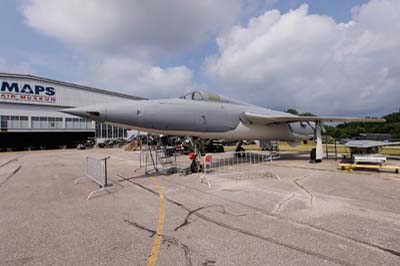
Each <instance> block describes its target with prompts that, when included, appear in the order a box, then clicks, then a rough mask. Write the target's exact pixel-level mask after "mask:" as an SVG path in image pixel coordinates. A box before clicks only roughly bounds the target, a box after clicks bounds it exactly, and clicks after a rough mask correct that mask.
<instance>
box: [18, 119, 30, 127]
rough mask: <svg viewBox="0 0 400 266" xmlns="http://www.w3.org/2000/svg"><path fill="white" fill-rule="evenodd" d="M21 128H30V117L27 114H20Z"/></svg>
mask: <svg viewBox="0 0 400 266" xmlns="http://www.w3.org/2000/svg"><path fill="white" fill-rule="evenodd" d="M19 121H20V123H21V124H20V125H21V128H29V119H28V117H27V116H20V117H19Z"/></svg>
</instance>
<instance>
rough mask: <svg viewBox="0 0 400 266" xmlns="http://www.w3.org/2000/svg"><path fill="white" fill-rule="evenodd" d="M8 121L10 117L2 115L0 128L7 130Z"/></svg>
mask: <svg viewBox="0 0 400 266" xmlns="http://www.w3.org/2000/svg"><path fill="white" fill-rule="evenodd" d="M8 120H10V117H9V116H7V115H2V116H1V117H0V127H1V129H7V128H8Z"/></svg>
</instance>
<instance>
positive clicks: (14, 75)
mask: <svg viewBox="0 0 400 266" xmlns="http://www.w3.org/2000/svg"><path fill="white" fill-rule="evenodd" d="M0 77H7V78H24V79H31V80H36V81H42V82H49V83H53V84H58V85H63V86H67V87H71V88H77V89H80V90H87V91H93V92H98V93H103V94H107V95H112V96H117V97H123V98H126V99H131V100H147V98H143V97H137V96H133V95H129V94H124V93H119V92H113V91H108V90H102V89H97V88H93V87H89V86H83V85H77V84H74V83H69V82H64V81H58V80H54V79H48V78H42V77H38V76H33V75H29V74H14V73H2V72H0Z"/></svg>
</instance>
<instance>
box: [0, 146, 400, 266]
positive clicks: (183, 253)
mask: <svg viewBox="0 0 400 266" xmlns="http://www.w3.org/2000/svg"><path fill="white" fill-rule="evenodd" d="M88 155H96V156H102V155H109V156H111V159H110V161H109V164H108V169H109V176H110V177H111V179H112V182H113V183H114V185H113V187H112V188H111V189H110V190H109V193H107V192H102V193H97V194H96V195H95V196H93V197H92V198H91V199H90V200H87V199H86V198H87V196H88V194H89V193H90V192H91V191H93V190H96V189H97V188H98V187H97V186H96V184H95V183H93V182H91V181H90V180H83V181H81V182H80V183H79V184H74V181H75V180H76V179H77V178H79V177H81V176H83V175H84V172H85V160H84V159H85V157H86V156H88ZM178 160H179V162H180V163H181V164H188V163H189V161H188V159H187V158H186V157H179V158H178ZM336 163H337V162H335V161H333V160H326V161H324V162H323V163H322V164H318V165H310V164H309V163H308V161H307V159H306V158H304V157H302V156H298V155H296V154H285V155H284V156H282V159H280V160H278V161H276V162H273V164H272V165H273V166H272V167H273V171H274V172H275V173H277V174H279V176H280V178H281V180H280V181H279V180H277V179H276V178H271V177H264V178H262V177H260V178H241V179H238V178H221V177H211V178H210V179H209V180H210V182H211V184H212V186H211V188H210V189H209V188H208V186H207V185H206V184H204V183H201V182H200V180H201V175H200V174H192V175H189V176H179V175H178V174H175V175H169V176H157V175H153V176H152V177H156V178H157V180H158V183H159V184H160V185H161V187H162V190H163V198H164V200H165V224H164V225H163V227H164V228H163V231H162V234H161V233H160V235H159V236H161V238H162V241H161V246H160V251H159V255H158V261H157V265H174V266H175V265H183V266H192V265H206V266H216V265H400V176H399V175H396V174H393V173H375V172H354V173H348V172H341V171H340V170H337V166H336ZM391 163H394V164H396V163H400V162H396V161H392V162H391ZM138 166H139V162H138V153H134V152H124V151H123V150H121V149H96V150H85V151H78V150H63V151H34V152H19V153H1V154H0V213H1V215H0V265H147V263H148V261H149V257H150V255H151V250H152V246H153V241H154V238H155V237H156V236H157V226H158V225H157V221H158V217H159V206H160V201H159V198H160V195H159V192H158V190H157V188H156V186H155V184H154V182H152V180H151V178H150V176H146V175H144V173H143V171H142V170H141V169H138ZM255 167H256V166H255ZM159 236H158V237H159Z"/></svg>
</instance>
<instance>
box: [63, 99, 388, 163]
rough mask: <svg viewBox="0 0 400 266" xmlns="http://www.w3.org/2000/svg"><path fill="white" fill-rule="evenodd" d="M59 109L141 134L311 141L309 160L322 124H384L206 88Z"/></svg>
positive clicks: (319, 148)
mask: <svg viewBox="0 0 400 266" xmlns="http://www.w3.org/2000/svg"><path fill="white" fill-rule="evenodd" d="M62 112H65V113H68V114H72V115H76V116H80V117H84V118H89V119H92V120H95V121H99V122H104V123H107V124H110V125H115V126H118V127H124V128H129V129H137V130H141V131H144V132H149V133H155V134H163V135H171V136H190V137H198V138H206V139H224V140H237V141H241V140H262V141H267V140H280V141H288V142H289V143H290V144H297V143H301V142H302V141H305V140H310V139H315V140H316V142H317V147H316V150H314V151H313V152H314V156H312V157H313V158H312V159H315V160H317V161H320V160H322V157H323V150H322V140H321V131H322V128H323V123H325V122H385V120H384V119H378V118H354V117H327V116H296V115H292V114H288V113H284V112H279V111H274V110H271V109H267V108H264V107H260V106H256V105H252V104H248V103H244V102H241V101H237V100H233V99H229V98H226V97H223V96H219V95H217V94H213V93H209V92H201V91H195V92H190V93H188V94H186V95H184V96H182V97H180V98H178V99H162V100H141V101H132V100H130V101H125V102H120V103H112V104H103V105H92V106H85V107H77V108H70V109H64V110H62Z"/></svg>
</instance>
